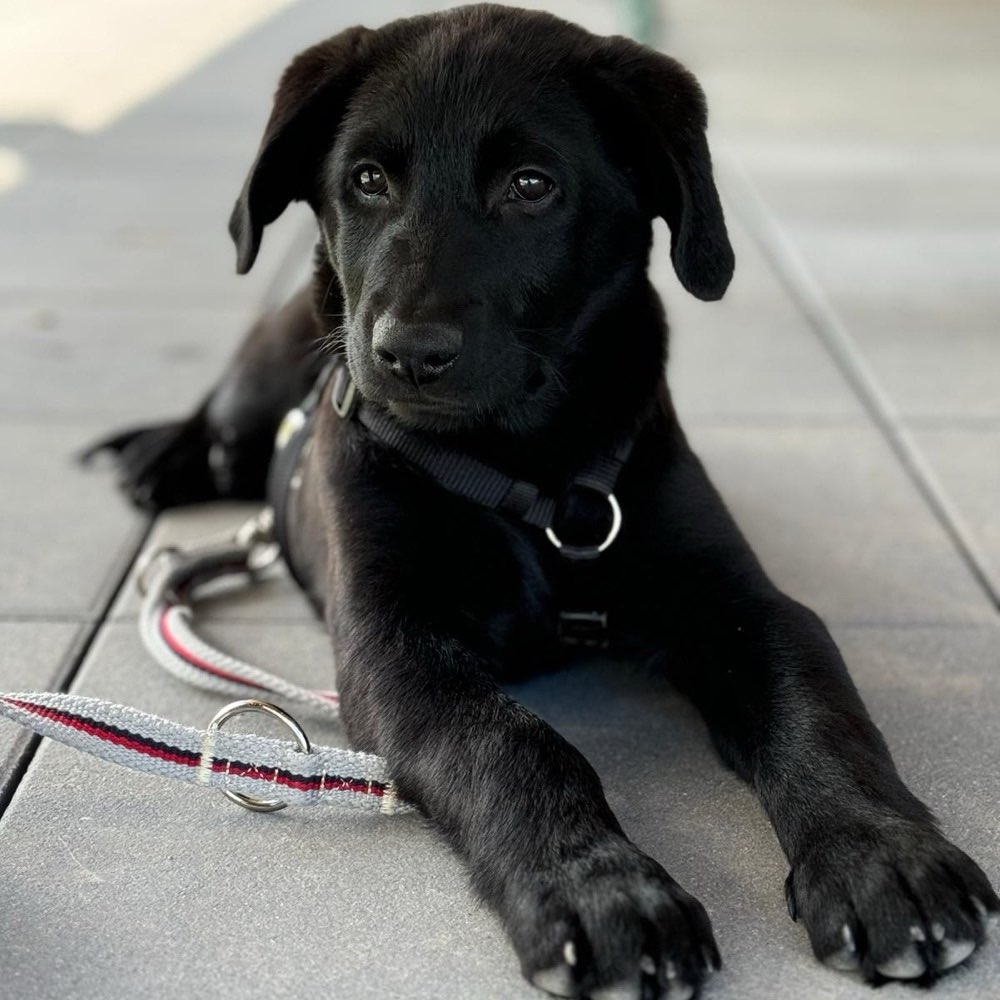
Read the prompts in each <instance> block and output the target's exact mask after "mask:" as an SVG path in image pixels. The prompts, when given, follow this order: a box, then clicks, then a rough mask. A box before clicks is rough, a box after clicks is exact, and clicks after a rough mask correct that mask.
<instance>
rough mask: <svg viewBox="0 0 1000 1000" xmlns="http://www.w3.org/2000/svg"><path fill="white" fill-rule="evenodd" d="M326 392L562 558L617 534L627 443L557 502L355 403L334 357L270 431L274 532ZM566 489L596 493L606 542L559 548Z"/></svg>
mask: <svg viewBox="0 0 1000 1000" xmlns="http://www.w3.org/2000/svg"><path fill="white" fill-rule="evenodd" d="M328 386H329V390H327V387H328ZM326 395H328V397H329V400H330V405H331V406H332V408H333V410H334V412H335V413H336V414H337V416H339V417H340V418H341V419H342V420H347V421H357V422H358V423H359V424H361V426H362V427H364V428H365V430H367V431H368V433H369V434H371V436H372V437H373V438H374V439H375V440H376V441H378V442H379V443H380V444H382V445H384V446H385V447H387V448H389V449H391V450H392V451H394V452H396V453H397V454H399V455H400V456H401V457H402V458H404V459H406V461H407V462H409V463H410V464H411V465H413V466H415V467H416V468H418V469H419V470H420V471H421V472H423V473H424V474H425V475H426V476H427V477H428V478H430V479H431V480H433V481H434V482H436V483H437V484H438V485H439V486H442V487H443V488H444V489H446V490H448V491H449V492H450V493H454V494H456V495H457V496H460V497H463V498H465V499H466V500H471V501H473V502H474V503H478V504H479V505H481V506H483V507H487V508H488V509H490V510H495V511H498V512H500V513H502V514H506V515H508V516H510V517H514V518H518V519H519V520H521V521H524V522H525V523H526V524H530V525H532V526H533V527H536V528H540V529H542V530H543V531H544V532H545V536H546V538H548V540H549V541H550V542H551V543H552V545H553V546H555V548H556V549H557V550H558V551H559V554H560V555H561V556H563V557H564V558H566V559H572V560H586V559H595V558H597V557H598V556H599V555H601V554H602V553H603V552H605V551H606V550H607V549H608V548H609V547H610V546H611V545H612V544H613V543H614V541H615V539H616V538H617V537H618V534H619V532H620V531H621V526H622V511H621V507H620V506H619V504H618V500H617V498H616V497H615V494H614V489H615V485H616V484H617V482H618V477H619V475H620V473H621V470H622V469H623V468H624V466H625V463H626V461H627V460H628V457H629V454H630V453H631V451H632V445H633V439H632V438H628V439H627V440H625V441H623V442H622V443H620V444H619V445H617V446H616V447H615V448H613V449H612V450H611V451H609V452H607V453H605V454H601V455H599V456H597V457H596V458H595V459H594V460H592V461H591V462H590V463H589V464H587V465H586V466H585V467H584V468H583V469H582V470H581V471H580V472H578V473H577V474H576V475H575V476H573V478H572V479H571V480H570V481H569V484H568V485H567V487H566V490H565V491H564V493H563V495H562V496H561V497H556V496H552V495H550V494H547V493H545V492H544V491H543V490H541V489H540V488H539V487H538V486H537V485H535V484H534V483H530V482H527V481H526V480H522V479H515V478H514V477H512V476H509V475H507V474H506V473H504V472H502V471H500V470H499V469H496V468H494V467H493V466H491V465H487V464H486V463H485V462H481V461H480V460H479V459H477V458H473V457H472V456H471V455H467V454H465V453H464V452H460V451H457V450H455V449H453V448H446V447H444V446H443V445H441V444H439V443H438V442H437V441H435V440H434V439H433V438H432V437H430V436H429V435H426V434H423V433H421V432H419V431H412V430H407V429H406V428H404V427H402V426H401V425H400V424H399V423H398V422H397V421H396V420H394V419H393V418H392V417H391V416H390V415H389V414H388V413H386V412H385V411H384V410H382V409H380V408H379V407H376V406H373V405H372V404H371V403H368V402H366V401H365V400H364V399H362V398H361V394H360V393H359V392H358V391H357V387H356V386H355V384H354V380H353V379H352V378H351V373H350V372H349V371H348V368H347V363H346V362H345V361H344V359H343V358H338V359H336V360H335V361H333V362H331V363H330V364H329V365H328V366H327V367H326V368H325V369H324V370H323V371H322V372H321V373H320V376H319V378H318V379H317V381H316V384H315V385H314V387H313V389H312V391H311V392H310V393H309V395H308V396H307V397H306V399H305V400H304V401H303V402H302V404H301V405H300V406H298V407H296V408H295V409H294V410H292V411H290V412H289V413H288V415H287V416H286V417H285V419H284V421H283V422H282V425H281V428H280V430H279V431H278V438H277V442H276V454H275V459H274V461H273V463H272V469H271V487H269V490H268V493H269V495H270V499H271V502H272V505H273V506H274V508H275V514H276V527H277V528H278V531H279V533H280V532H281V530H282V527H281V526H282V524H283V522H284V520H285V518H284V510H285V508H286V507H287V499H288V493H289V492H290V489H289V487H290V486H291V488H294V481H295V477H296V470H297V468H298V466H299V464H300V462H301V459H302V456H303V454H304V450H305V448H306V445H307V441H308V440H309V437H310V431H311V428H312V424H313V419H314V416H315V411H316V408H317V406H318V405H319V403H320V402H321V400H322V399H323V397H324V396H326ZM574 490H589V491H591V492H594V493H597V494H599V495H600V496H602V497H603V498H604V500H605V501H606V502H607V504H608V508H609V511H610V514H611V526H610V528H609V529H608V533H607V535H606V537H605V538H604V539H603V540H602V541H601V542H599V543H597V544H595V545H569V544H566V543H564V542H563V541H562V540H561V539H560V538H559V537H558V535H557V534H556V532H555V530H554V528H553V524H554V521H555V518H556V515H557V513H558V512H559V509H560V506H561V505H562V504H564V503H566V501H567V500H568V498H569V496H570V495H571V493H572V492H573V491H574Z"/></svg>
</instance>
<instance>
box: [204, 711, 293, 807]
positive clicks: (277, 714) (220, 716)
mask: <svg viewBox="0 0 1000 1000" xmlns="http://www.w3.org/2000/svg"><path fill="white" fill-rule="evenodd" d="M246 712H259V713H260V714H261V715H269V716H271V718H272V719H277V720H278V721H279V722H283V723H284V724H285V725H286V726H287V727H288V728H289V729H290V730H291V731H292V735H293V736H294V737H295V742H296V743H297V744H298V748H299V751H300V752H301V753H312V747H311V746H310V744H309V737H308V736H306V734H305V730H304V729H303V728H302V727H301V726H300V725H299V724H298V723H297V722H296V721H295V720H294V719H293V718H292V717H291V716H290V715H289V714H288V713H287V712H286V711H284V710H283V709H280V708H278V706H277V705H272V704H271V703H270V702H269V701H257V699H256V698H245V699H243V700H242V701H234V702H231V703H230V704H228V705H226V706H225V707H224V708H220V709H219V711H218V712H216V713H215V715H214V716H213V718H212V721H211V722H210V723H209V724H208V731H209V732H211V731H212V730H214V729H221V728H222V725H223V723H225V722H228V721H229V720H230V719H232V718H234V717H235V716H237V715H243V714H244V713H246ZM222 794H223V795H225V796H226V798H227V799H231V800H232V801H233V802H235V803H236V804H237V805H239V806H243V808H244V809H249V810H250V811H251V812H261V813H272V812H277V811H278V810H279V809H284V808H285V806H287V805H288V803H287V802H282V801H281V800H280V799H255V798H253V796H251V795H244V794H243V793H242V792H234V791H231V790H230V789H228V788H223V789H222Z"/></svg>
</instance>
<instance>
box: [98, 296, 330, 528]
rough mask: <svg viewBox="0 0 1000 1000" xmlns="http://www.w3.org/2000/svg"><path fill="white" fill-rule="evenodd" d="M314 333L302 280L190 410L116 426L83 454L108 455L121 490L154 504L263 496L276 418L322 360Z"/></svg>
mask: <svg viewBox="0 0 1000 1000" xmlns="http://www.w3.org/2000/svg"><path fill="white" fill-rule="evenodd" d="M320 333H321V331H320V328H319V325H318V323H317V320H316V318H315V313H314V311H313V305H312V292H311V289H310V288H308V287H307V288H304V289H302V291H300V292H298V293H297V294H296V295H294V296H293V297H292V298H291V299H289V300H288V302H287V303H286V304H285V305H284V306H282V307H281V308H280V309H277V310H275V311H274V312H269V313H267V314H265V315H263V316H262V317H261V318H260V319H258V320H257V322H256V323H255V324H254V325H253V327H251V329H250V331H249V333H248V334H247V336H246V339H245V340H244V342H243V344H242V345H241V346H240V348H239V350H238V351H237V353H236V356H235V357H234V359H233V361H232V363H231V364H230V366H229V368H228V369H227V370H226V372H225V374H224V375H223V377H222V378H221V379H220V380H219V382H218V383H217V385H216V386H215V387H214V388H213V389H212V390H211V392H209V394H208V396H207V397H206V398H205V400H204V401H203V402H202V403H201V405H200V406H199V407H198V408H197V409H196V410H195V412H194V413H193V414H191V415H190V416H189V417H187V418H185V419H183V420H177V421H172V422H170V423H166V424H157V425H153V426H144V427H133V428H129V429H128V430H125V431H120V432H118V433H116V434H114V435H112V436H111V437H109V438H106V439H104V440H102V441H99V442H98V443H97V444H95V445H93V446H91V447H90V448H88V449H87V451H86V452H85V453H84V455H83V456H82V457H83V458H84V460H88V459H90V458H91V457H93V456H95V455H97V454H99V453H101V452H108V453H110V454H111V455H113V457H114V460H115V463H116V465H117V467H118V472H119V481H120V485H121V487H122V489H123V490H124V491H125V493H126V495H127V496H128V497H129V499H131V500H132V501H133V503H135V504H137V505H138V506H140V507H146V508H150V509H153V510H161V509H163V508H165V507H177V506H180V505H182V504H188V503H198V502H201V501H204V500H213V499H216V498H219V497H229V498H232V499H241V500H257V499H261V498H263V496H264V484H265V482H266V477H267V468H268V464H269V462H270V459H271V452H272V450H273V444H274V435H275V432H276V430H277V427H278V424H279V422H280V421H281V418H282V416H283V415H284V414H285V412H286V411H287V410H289V409H290V408H291V407H293V406H294V405H295V404H296V403H298V402H299V401H300V400H301V399H302V397H303V396H304V395H305V394H306V392H307V391H308V389H309V386H310V384H311V383H312V380H313V379H314V378H315V377H316V374H317V372H318V370H319V368H320V366H321V365H322V360H323V356H322V353H321V352H320V350H319V343H320Z"/></svg>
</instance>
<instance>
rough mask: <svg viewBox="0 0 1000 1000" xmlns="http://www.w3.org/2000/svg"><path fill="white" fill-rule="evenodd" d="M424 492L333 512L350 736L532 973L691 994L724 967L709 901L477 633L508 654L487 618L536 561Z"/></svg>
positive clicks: (624, 993)
mask: <svg viewBox="0 0 1000 1000" xmlns="http://www.w3.org/2000/svg"><path fill="white" fill-rule="evenodd" d="M425 489H426V488H425V487H421V488H420V490H419V491H418V487H417V485H414V486H412V487H411V497H410V499H409V502H408V503H406V504H399V505H388V504H387V503H386V502H385V499H384V496H378V497H376V496H375V495H374V494H373V493H372V491H370V490H359V489H357V488H353V487H352V488H349V489H348V490H347V491H346V493H347V495H348V496H350V497H351V500H352V503H353V507H352V510H345V509H344V506H343V504H342V505H341V506H340V509H339V510H338V513H337V519H338V520H339V522H340V527H339V528H338V534H339V537H340V538H341V542H340V543H339V544H337V545H336V546H335V549H336V551H337V553H338V558H339V559H340V561H341V564H340V566H339V567H338V570H337V572H336V573H335V574H334V579H335V581H339V584H338V583H335V585H334V594H333V596H334V600H333V602H332V604H331V610H330V617H331V631H332V633H333V635H334V642H335V649H336V659H337V665H338V687H339V690H340V695H341V706H342V717H343V719H344V722H345V724H346V727H347V730H348V732H349V734H350V736H351V738H352V742H353V743H354V744H355V745H356V746H357V747H358V748H360V749H362V750H366V751H369V752H373V753H379V754H381V755H383V756H385V757H386V758H388V760H389V762H390V765H391V769H392V773H393V775H394V777H395V780H396V782H397V784H398V787H399V790H400V792H401V794H402V795H403V796H405V797H406V798H407V799H410V800H412V801H414V802H416V803H418V804H419V806H420V807H421V809H422V810H423V811H424V812H425V813H426V814H427V815H428V816H429V817H430V818H431V819H432V820H433V821H434V823H435V824H436V825H437V827H438V829H439V830H440V831H441V832H442V833H443V834H444V835H445V837H446V838H447V839H448V840H449V841H450V843H451V844H452V845H453V846H454V848H455V849H456V850H457V852H458V853H459V855H460V856H461V857H462V858H463V859H464V860H465V862H466V863H467V865H468V867H469V869H470V872H471V876H472V881H473V884H474V886H475V888H476V890H477V891H478V893H479V894H480V895H481V896H482V898H483V899H484V900H485V901H486V902H487V903H488V905H490V906H491V907H492V908H493V909H494V910H495V911H496V912H497V913H498V914H499V916H500V917H501V919H502V921H503V923H504V924H505V926H506V929H507V931H508V932H509V934H510V937H511V939H512V941H513V944H514V946H515V948H516V950H517V953H518V955H519V957H520V961H521V964H522V969H523V971H524V974H525V976H526V977H527V978H528V979H530V980H531V981H532V982H533V983H534V984H535V985H537V986H538V987H540V988H542V989H544V990H547V991H548V992H550V993H553V994H556V995H558V996H574V997H575V996H588V997H593V998H594V1000H600V998H606V1000H610V998H612V997H614V998H616V1000H639V998H640V997H650V998H667V997H670V998H676V997H690V996H692V995H693V993H694V991H695V990H696V989H697V988H698V985H699V983H700V982H701V980H702V978H703V977H704V976H705V975H706V972H707V970H708V969H709V968H710V967H712V966H713V965H716V964H717V962H718V956H717V951H716V947H715V943H714V941H713V938H712V932H711V928H710V925H709V921H708V918H707V916H706V914H705V911H704V909H703V908H702V906H701V905H700V904H699V903H698V902H697V901H696V900H695V899H693V898H692V897H691V896H690V895H688V894H687V893H686V892H685V891H684V890H683V889H682V888H681V887H680V886H678V885H677V883H676V882H674V880H673V879H671V878H670V876H669V875H668V874H667V873H666V872H665V871H664V870H663V869H662V868H661V867H660V865H659V864H657V863H656V862H655V861H653V860H652V859H651V858H649V857H647V856H646V855H644V854H643V853H642V852H641V851H640V850H639V849H638V848H636V847H635V846H634V845H633V844H632V843H631V842H630V841H629V840H628V839H627V838H626V836H625V835H624V833H623V832H622V829H621V827H620V826H619V824H618V822H617V820H616V819H615V817H614V815H613V814H612V812H611V810H610V808H609V807H608V804H607V802H606V801H605V798H604V794H603V791H602V789H601V785H600V781H599V779H598V777H597V775H596V774H595V773H594V771H593V769H592V768H591V767H590V765H589V764H588V763H587V762H586V761H585V760H584V758H583V757H582V756H581V754H580V753H579V752H578V751H577V750H575V749H574V748H573V747H572V746H570V745H569V743H567V742H566V741H565V740H564V739H562V738H561V737H560V736H559V735H558V734H557V733H556V732H555V731H554V730H552V729H551V728H550V727H549V726H548V725H547V724H545V723H544V722H543V721H541V720H540V719H538V718H537V717H535V716H534V715H532V714H531V713H530V712H528V711H527V710H526V709H525V708H523V707H522V706H520V705H518V704H516V703H515V702H513V701H512V700H511V699H510V698H509V697H507V696H506V695H505V694H504V693H503V692H502V691H501V690H500V689H499V687H498V686H497V684H496V683H495V681H494V679H493V671H492V669H491V668H492V667H493V666H495V657H496V656H498V655H501V653H500V652H499V651H498V650H497V649H485V648H484V644H486V643H488V642H490V640H489V639H488V637H489V636H491V635H494V637H495V640H494V641H495V642H496V646H497V647H499V648H501V649H502V648H510V643H509V642H508V641H507V640H508V637H507V636H500V635H497V634H496V631H495V630H496V629H502V628H503V626H502V625H501V624H499V623H502V622H510V621H513V620H514V619H516V618H518V617H523V616H524V615H525V614H528V613H530V605H531V603H532V601H533V600H535V601H537V597H535V598H533V597H532V596H531V595H530V594H527V593H525V591H524V590H523V589H522V588H525V587H526V586H531V585H530V584H526V583H525V581H526V580H530V578H531V574H532V570H531V568H530V567H527V568H525V567H523V566H521V565H518V564H517V562H516V561H515V559H514V556H513V555H512V553H511V550H512V548H513V546H512V545H511V543H510V540H509V538H507V537H504V536H503V534H504V533H503V532H502V529H501V528H500V527H498V526H497V525H496V524H494V525H493V527H492V528H491V530H490V532H483V531H482V530H481V529H482V523H481V521H482V520H483V519H484V518H485V516H484V515H478V514H477V515H476V518H475V520H473V517H472V516H471V515H470V514H468V513H467V512H466V513H463V510H462V509H461V508H460V507H459V505H458V504H456V503H454V502H449V501H447V500H442V499H438V500H437V501H436V502H435V503H430V502H427V503H422V502H421V499H420V495H421V493H422V492H423V491H424V490H425ZM352 511H353V512H354V513H353V514H352ZM470 522H471V523H470ZM477 524H478V528H479V530H477ZM484 535H485V537H484ZM498 535H499V536H501V537H499V538H497V536H498ZM491 536H492V541H491ZM454 539H462V542H461V544H454V541H453V540H454ZM497 543H499V544H497ZM535 573H537V570H535ZM504 592H506V593H504ZM501 595H502V597H503V598H504V599H503V600H500V597H501ZM489 607H492V608H494V612H493V613H492V614H491V613H490V612H488V611H487V610H486V609H487V608H489ZM504 608H506V609H507V610H506V611H503V610H502V609H504ZM671 990H673V991H671Z"/></svg>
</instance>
